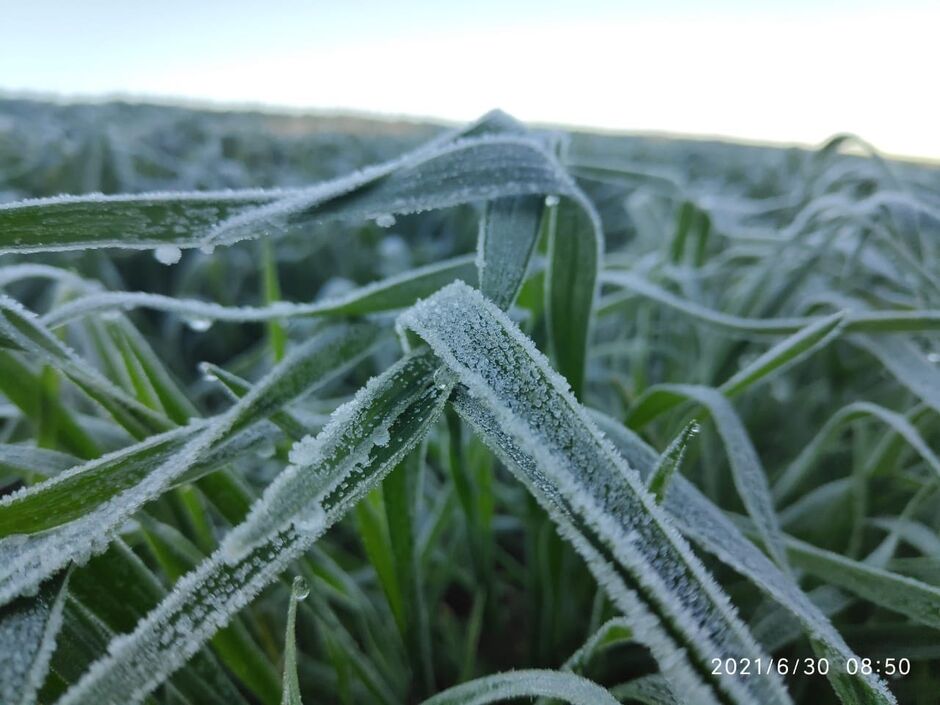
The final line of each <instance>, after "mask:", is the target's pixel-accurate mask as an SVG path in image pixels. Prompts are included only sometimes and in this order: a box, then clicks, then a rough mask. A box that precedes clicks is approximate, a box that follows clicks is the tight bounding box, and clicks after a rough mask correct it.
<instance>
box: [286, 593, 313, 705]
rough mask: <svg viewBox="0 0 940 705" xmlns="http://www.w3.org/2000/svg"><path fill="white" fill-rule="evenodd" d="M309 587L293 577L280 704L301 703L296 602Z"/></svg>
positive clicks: (305, 594)
mask: <svg viewBox="0 0 940 705" xmlns="http://www.w3.org/2000/svg"><path fill="white" fill-rule="evenodd" d="M309 592H310V588H309V587H307V583H306V581H304V579H303V578H301V577H296V578H294V584H293V586H292V588H291V593H290V605H289V606H288V608H287V631H286V633H285V634H284V678H283V680H282V682H281V705H303V700H302V699H301V697H300V681H299V680H298V678H297V633H296V632H297V602H298V600H303V599H304V598H305V597H307V595H308V593H309Z"/></svg>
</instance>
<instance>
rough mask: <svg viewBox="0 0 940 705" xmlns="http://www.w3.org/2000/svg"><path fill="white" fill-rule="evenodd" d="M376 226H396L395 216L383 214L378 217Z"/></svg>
mask: <svg viewBox="0 0 940 705" xmlns="http://www.w3.org/2000/svg"><path fill="white" fill-rule="evenodd" d="M375 224H376V225H378V226H379V227H380V228H390V227H392V226H393V225H394V224H395V216H394V215H392V214H391V213H383V214H382V215H380V216H377V217H376V219H375Z"/></svg>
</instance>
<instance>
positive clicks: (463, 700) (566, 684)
mask: <svg viewBox="0 0 940 705" xmlns="http://www.w3.org/2000/svg"><path fill="white" fill-rule="evenodd" d="M539 696H542V697H546V698H554V699H556V700H561V701H563V702H566V703H571V705H615V704H616V703H617V701H616V700H615V699H614V697H613V696H612V695H611V694H610V693H608V692H607V691H606V690H605V689H604V688H602V687H600V686H599V685H597V684H596V683H593V682H591V681H589V680H587V679H586V678H582V677H581V676H576V675H574V674H572V673H563V672H560V671H538V670H527V671H513V672H511V673H498V674H496V675H492V676H484V677H483V678H478V679H476V680H473V681H470V682H469V683H461V684H460V685H456V686H454V687H453V688H448V689H447V690H445V691H443V692H441V693H438V694H437V695H435V696H434V697H431V698H428V699H427V700H425V701H424V702H423V703H422V704H421V705H486V703H495V702H501V701H504V700H510V699H515V698H534V697H539Z"/></svg>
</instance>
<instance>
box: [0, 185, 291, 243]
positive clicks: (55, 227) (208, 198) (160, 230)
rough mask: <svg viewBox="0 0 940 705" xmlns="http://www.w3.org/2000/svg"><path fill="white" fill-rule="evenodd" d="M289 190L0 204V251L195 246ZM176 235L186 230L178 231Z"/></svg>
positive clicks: (156, 194) (149, 195)
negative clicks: (239, 215) (209, 231)
mask: <svg viewBox="0 0 940 705" xmlns="http://www.w3.org/2000/svg"><path fill="white" fill-rule="evenodd" d="M290 194H291V192H290V191H277V190H274V191H263V190H258V189H251V190H245V191H223V192H215V193H213V192H201V193H195V192H191V193H184V192H180V193H150V194H141V195H121V196H102V195H100V194H93V195H89V196H57V197H55V198H41V199H35V200H29V201H20V202H18V203H11V204H0V232H2V233H3V236H2V239H0V254H2V253H5V252H42V251H45V252H48V251H56V250H85V249H88V248H91V247H132V248H140V249H143V248H151V247H159V246H162V245H175V246H184V247H185V246H189V247H193V246H195V245H196V244H198V240H197V239H195V237H194V236H196V235H198V234H199V233H201V232H204V231H205V230H207V229H209V228H211V227H212V226H214V225H215V224H216V223H218V222H219V221H220V220H222V219H224V218H227V217H231V216H232V215H234V214H236V213H242V212H244V211H245V210H248V209H252V208H255V207H257V206H259V205H262V204H266V203H271V202H272V201H275V200H277V199H279V198H285V197H287V196H289V195H290ZM181 233H188V234H183V235H181Z"/></svg>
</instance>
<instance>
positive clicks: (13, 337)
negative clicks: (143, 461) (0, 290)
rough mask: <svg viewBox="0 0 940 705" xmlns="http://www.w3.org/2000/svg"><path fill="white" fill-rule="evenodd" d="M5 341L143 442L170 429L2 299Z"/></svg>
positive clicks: (0, 322)
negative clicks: (69, 383) (61, 378)
mask: <svg viewBox="0 0 940 705" xmlns="http://www.w3.org/2000/svg"><path fill="white" fill-rule="evenodd" d="M3 338H5V339H7V340H8V341H11V342H12V343H13V345H14V346H15V348H16V349H18V350H22V351H23V352H24V353H26V354H28V355H29V356H31V357H32V358H33V359H36V360H43V361H45V362H47V363H48V364H49V365H52V366H53V367H55V368H56V369H58V370H60V371H61V372H62V373H63V374H64V375H66V376H67V377H68V378H69V379H70V380H72V382H74V383H75V384H76V385H77V386H78V387H79V388H80V389H82V390H83V391H84V392H85V393H86V394H88V396H89V397H91V398H92V399H94V400H95V401H96V402H98V403H99V404H101V405H102V406H103V407H104V408H105V409H106V410H107V411H108V413H110V414H111V415H112V416H113V417H114V419H115V421H117V422H118V423H120V424H121V425H122V426H124V427H125V428H126V429H127V430H128V432H130V433H131V434H132V435H134V436H136V437H138V438H143V437H144V436H146V435H149V434H150V433H153V432H156V431H165V430H167V429H168V428H169V427H170V425H171V424H169V422H167V421H166V419H164V418H163V416H161V415H160V414H158V413H156V412H155V411H153V410H152V409H149V408H148V407H146V406H144V405H143V404H141V403H140V402H138V401H137V400H136V399H134V398H133V397H131V396H129V395H128V394H126V393H125V392H123V391H122V390H121V389H119V388H118V387H117V386H116V385H114V384H113V383H112V382H110V381H109V380H107V379H105V378H104V377H103V376H102V375H101V374H100V373H99V372H98V371H97V370H95V369H94V368H93V367H91V366H90V365H88V364H87V363H86V362H84V361H83V360H81V358H79V357H78V355H77V354H76V353H75V352H74V351H72V350H71V349H69V348H68V347H66V346H65V345H64V344H63V343H62V342H61V341H60V340H59V339H58V338H56V337H55V336H54V335H52V333H51V332H50V331H49V330H48V329H47V328H46V327H45V326H43V325H42V323H41V322H40V321H39V320H38V319H37V317H36V315H35V314H33V313H32V312H31V311H28V310H27V309H25V308H24V307H23V306H21V305H20V304H19V303H18V302H16V301H15V300H13V299H11V298H9V297H6V296H0V339H3Z"/></svg>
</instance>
